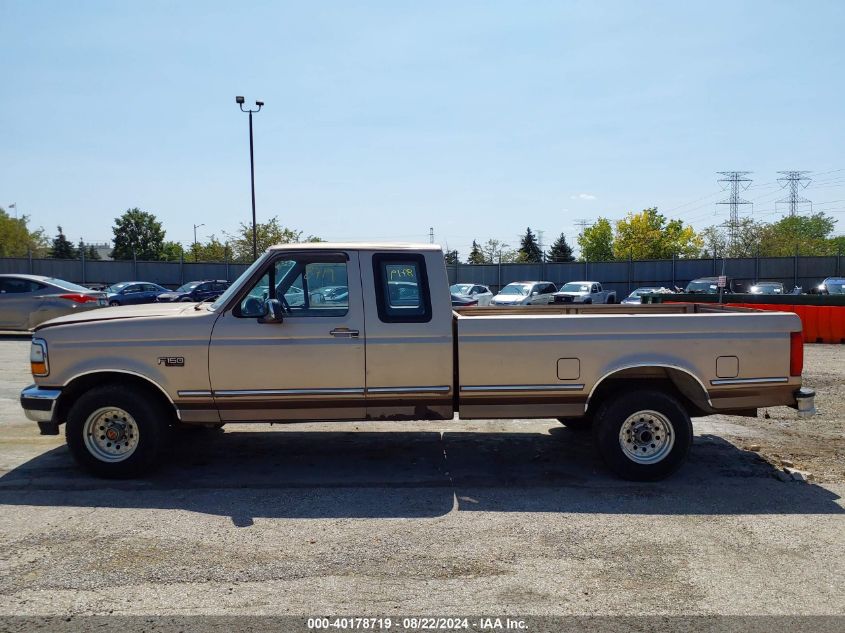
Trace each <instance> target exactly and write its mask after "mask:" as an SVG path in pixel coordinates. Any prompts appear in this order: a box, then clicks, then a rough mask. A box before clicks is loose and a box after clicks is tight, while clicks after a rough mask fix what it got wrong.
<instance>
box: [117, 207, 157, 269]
mask: <svg viewBox="0 0 845 633" xmlns="http://www.w3.org/2000/svg"><path fill="white" fill-rule="evenodd" d="M112 232H113V233H114V250H113V251H112V254H111V256H112V258H114V259H133V258H136V257H137V258H138V259H142V260H147V261H152V260H157V259H162V255H163V247H164V229H162V228H161V222H159V221H158V219H157V218H156V216H155V215H153V214H152V213H147V212H146V211H141V210H140V209H138V208H137V207H135V208H134V209H127V210H126V212H124V214H123V215H122V216H120V217H119V218H115V220H114V226H113V227H112Z"/></svg>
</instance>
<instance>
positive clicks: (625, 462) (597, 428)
mask: <svg viewBox="0 0 845 633" xmlns="http://www.w3.org/2000/svg"><path fill="white" fill-rule="evenodd" d="M638 412H639V413H642V414H643V415H642V417H639V418H637V417H635V414H637V413H638ZM654 414H656V415H654ZM626 422H627V425H626ZM667 424H668V426H667ZM623 425H626V426H627V428H628V429H632V433H626V435H627V438H628V439H626V441H625V442H626V444H627V447H626V448H623V447H622V443H623V442H622V439H621V438H620V435H622V427H623ZM661 428H664V429H666V430H668V431H669V433H665V432H664V434H663V435H662V436H661V435H658V433H661V431H660V429H661ZM672 436H674V437H672ZM593 441H594V443H595V445H596V448H597V449H598V452H599V454H600V455H601V456H602V458H603V459H604V462H605V464H607V466H608V467H609V468H610V469H611V470H612V471H613V472H615V473H616V474H617V475H619V476H620V477H622V478H623V479H630V480H633V481H657V480H659V479H663V478H665V477H668V476H669V475H671V474H672V473H673V472H675V471H676V470H677V469H678V468H680V466H681V464H683V463H684V460H686V458H687V455H688V454H689V449H690V446H691V445H692V422H691V421H690V417H689V414H688V413H687V411H686V409H685V408H684V406H683V405H682V404H681V402H679V401H678V399H677V398H675V397H674V396H671V395H669V394H667V393H663V392H660V391H646V390H643V391H627V392H623V393H621V394H618V395H615V396H611V397H609V398H608V399H607V400H606V401H605V402H603V403H602V404H601V405H600V406H599V409H598V411H597V412H596V414H595V416H594V423H593ZM655 446H657V447H658V449H657V452H656V453H654V454H653V455H652V454H650V451H654V450H655ZM640 447H641V449H642V450H643V453H644V455H641V456H638V458H637V459H639V460H640V461H635V458H634V457H629V453H632V452H633V453H637V452H638V451H639V450H640ZM661 447H662V449H661ZM650 459H653V460H654V461H651V462H650V463H645V461H646V460H650Z"/></svg>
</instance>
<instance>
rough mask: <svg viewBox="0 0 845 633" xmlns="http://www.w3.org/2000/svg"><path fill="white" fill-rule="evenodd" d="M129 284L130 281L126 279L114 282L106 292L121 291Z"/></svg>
mask: <svg viewBox="0 0 845 633" xmlns="http://www.w3.org/2000/svg"><path fill="white" fill-rule="evenodd" d="M128 285H129V282H128V281H124V282H121V283H119V284H114V285H113V286H109V287H108V288H106V292H120V291H121V290H123V289H124V288H126V286H128Z"/></svg>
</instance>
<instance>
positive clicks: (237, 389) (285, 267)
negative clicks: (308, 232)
mask: <svg viewBox="0 0 845 633" xmlns="http://www.w3.org/2000/svg"><path fill="white" fill-rule="evenodd" d="M339 286H340V287H342V286H347V287H348V290H349V292H348V294H347V295H345V296H344V295H343V293H340V292H338V291H337V288H338V287H339ZM329 287H331V288H332V291H331V292H330V294H331V296H333V297H334V296H337V297H338V298H337V299H336V300H333V301H331V302H328V301H324V300H319V297H324V296H325V294H326V292H328V291H326V292H323V289H327V288H329ZM294 288H295V289H297V290H298V291H299V292H292V289H294ZM293 297H297V300H296V301H294V300H293ZM266 299H275V300H276V301H278V302H279V303H280V304H281V307H282V312H283V316H282V319H281V321H280V322H273V321H272V320H268V319H267V318H266V317H265V313H266V311H265V300H266ZM364 341H365V332H364V308H363V300H362V296H361V278H360V273H359V264H358V253H357V252H354V251H352V252H349V253H346V252H338V253H327V252H319V251H302V252H292V251H281V252H279V253H277V254H276V255H275V256H274V257H273V258H272V259H271V260H269V261H268V262H267V264H266V265H265V266H263V267H262V268H261V269H259V270H258V271H256V274H255V275H254V276H253V278H252V280H251V281H250V282H248V283H247V284H246V286H245V288H244V289H243V290H241V291H240V292H239V294H238V295H237V296H235V297H233V299H232V302H231V303H230V304H227V306H226V311H225V312H224V313H223V314H222V315H221V316H220V318H219V319H218V320H217V322H216V323H215V325H214V330H213V331H212V334H211V342H210V348H209V377H210V382H211V388H212V395H213V398H214V403H215V405H216V406H217V408H218V410H219V412H220V419H221V420H222V421H224V422H234V421H249V420H252V421H274V420H343V419H356V418H357V419H361V418H363V417H364V413H365V400H364V388H365V382H364V380H365V356H364V344H365V343H364Z"/></svg>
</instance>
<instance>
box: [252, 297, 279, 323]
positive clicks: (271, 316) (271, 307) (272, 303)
mask: <svg viewBox="0 0 845 633" xmlns="http://www.w3.org/2000/svg"><path fill="white" fill-rule="evenodd" d="M283 320H284V310H283V309H282V304H281V302H280V301H279V300H278V299H268V300H267V301H265V302H264V316H260V317H258V322H259V323H281V322H282V321H283Z"/></svg>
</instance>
